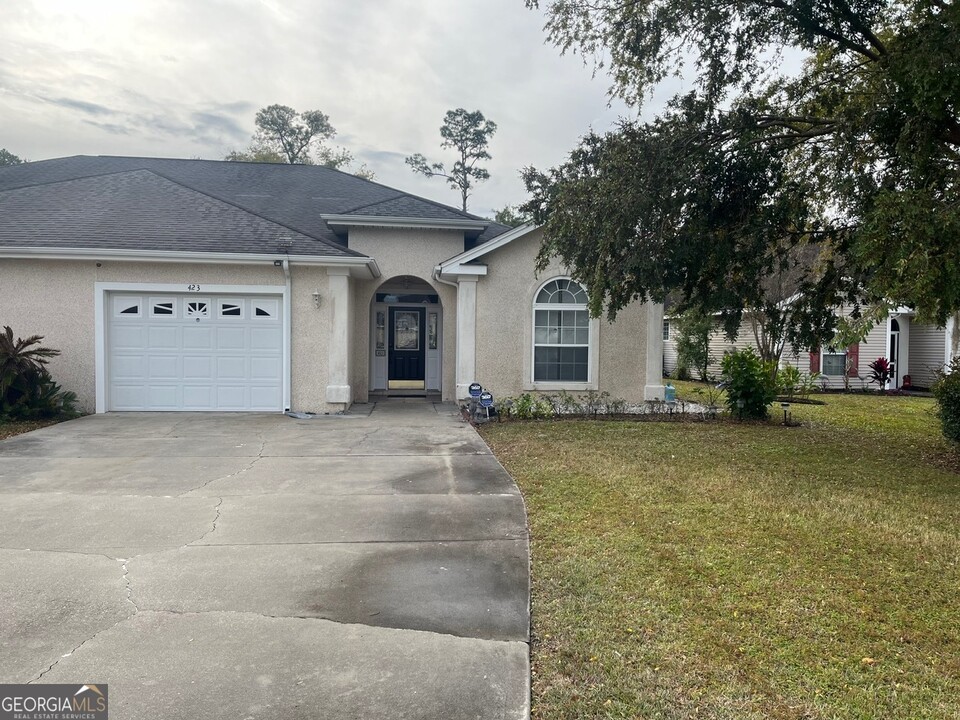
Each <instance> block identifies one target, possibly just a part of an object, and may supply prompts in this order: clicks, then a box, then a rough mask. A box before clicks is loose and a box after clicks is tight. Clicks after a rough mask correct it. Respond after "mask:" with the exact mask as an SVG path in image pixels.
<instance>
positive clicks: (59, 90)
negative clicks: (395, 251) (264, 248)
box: [0, 0, 628, 212]
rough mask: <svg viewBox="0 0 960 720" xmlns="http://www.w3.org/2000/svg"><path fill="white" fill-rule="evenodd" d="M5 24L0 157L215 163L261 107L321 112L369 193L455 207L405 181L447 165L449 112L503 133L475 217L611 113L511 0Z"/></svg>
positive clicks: (23, 5) (191, 6) (263, 8)
mask: <svg viewBox="0 0 960 720" xmlns="http://www.w3.org/2000/svg"><path fill="white" fill-rule="evenodd" d="M14 5H15V6H16V7H17V8H18V9H17V10H16V12H14V13H13V15H12V17H13V19H12V20H11V21H8V20H7V18H5V22H4V23H3V24H0V45H2V46H3V47H4V48H5V50H6V52H5V53H4V57H3V58H0V115H2V116H3V118H4V134H3V137H2V138H0V144H2V145H4V146H7V147H9V148H10V150H11V151H12V152H16V153H17V154H20V155H26V156H28V157H32V158H43V157H51V156H57V155H72V154H76V153H93V154H97V153H106V154H131V155H162V156H167V157H171V156H181V157H194V156H201V157H207V158H221V157H223V156H224V155H225V154H226V153H227V152H229V151H230V150H234V149H238V148H240V147H243V146H245V145H246V144H247V142H248V141H249V138H250V136H251V134H252V133H253V131H254V122H253V120H254V115H255V113H256V111H257V109H258V108H261V107H264V106H266V105H269V104H271V103H274V102H279V103H283V104H285V105H290V106H291V107H294V108H296V109H297V110H301V111H302V110H310V109H319V110H322V111H324V112H326V113H327V114H328V115H329V116H330V119H331V122H332V124H333V125H334V127H336V128H337V129H338V130H339V131H340V132H339V135H338V136H337V138H335V140H334V144H342V145H344V146H346V148H347V149H348V150H350V151H351V152H353V154H354V155H355V157H356V163H357V164H359V163H366V164H367V165H368V166H369V167H370V169H372V170H373V171H374V172H375V173H376V174H377V179H378V180H379V181H380V182H383V183H385V184H387V185H394V186H396V187H399V188H402V189H404V190H407V191H409V192H413V193H417V194H420V195H424V196H426V197H429V198H431V199H434V200H437V201H440V202H444V203H448V204H454V205H456V204H457V203H458V198H457V195H456V193H455V192H454V191H452V190H450V189H449V188H448V187H447V186H446V184H445V183H443V182H441V181H440V180H432V181H431V180H429V179H427V178H423V177H422V176H418V175H415V174H413V173H412V172H411V171H410V169H409V168H408V167H407V166H406V165H405V164H404V162H403V161H404V158H405V157H406V156H408V155H410V154H412V153H415V152H422V153H424V154H425V155H426V156H427V157H428V158H430V159H431V160H433V161H437V162H440V161H442V162H446V163H449V162H452V156H451V155H450V153H449V152H448V151H445V150H442V149H441V148H440V134H439V128H440V125H441V123H442V122H443V116H444V113H445V112H446V111H447V110H449V109H452V108H456V107H466V108H468V109H471V110H472V109H480V110H481V111H482V112H483V113H484V114H485V115H486V116H487V117H488V118H490V119H492V120H494V121H495V122H496V123H497V124H498V126H499V130H498V132H497V134H496V135H495V136H494V137H493V139H492V141H491V144H490V152H491V154H492V155H493V159H492V160H491V161H490V162H489V163H487V167H488V169H489V171H490V173H491V179H490V181H489V182H486V183H483V184H481V185H480V186H478V188H477V189H476V192H475V194H474V196H473V199H472V204H471V209H472V210H475V211H477V212H486V210H485V209H490V208H494V207H502V206H503V205H506V204H508V203H511V204H515V203H516V202H518V201H521V200H523V198H524V196H525V192H524V189H523V186H522V183H521V182H520V180H519V178H518V176H517V173H518V171H519V169H520V168H522V167H523V166H525V165H530V164H533V165H537V166H540V167H546V166H549V165H553V164H556V163H558V162H560V161H562V159H563V157H564V156H565V155H566V153H567V152H569V150H570V149H571V148H572V147H573V146H574V144H575V143H576V141H577V139H578V138H579V137H580V136H581V135H583V133H585V132H586V131H587V130H588V128H589V127H591V126H593V127H594V129H596V130H598V131H604V130H606V129H607V128H608V127H610V125H611V123H613V122H614V121H615V120H616V118H617V117H618V115H620V114H623V113H625V112H628V109H627V108H625V107H624V106H622V105H618V104H616V103H614V104H613V106H612V107H608V104H607V103H608V98H607V95H606V89H607V86H608V82H607V79H606V78H603V77H598V78H596V79H594V78H592V77H591V70H590V68H585V67H584V66H583V63H582V61H581V59H580V58H576V57H569V56H568V57H562V56H561V55H560V54H559V52H558V51H557V50H556V48H553V47H550V46H547V45H545V44H544V36H543V31H542V25H543V17H542V15H541V14H540V13H539V12H538V11H531V10H528V9H527V8H525V7H524V3H523V2H521V1H520V0H457V1H456V2H450V0H352V1H351V2H350V3H342V2H325V3H318V2H316V0H282V2H281V0H261V1H260V2H243V3H237V2H234V1H233V0H137V2H126V3H116V2H106V1H102V0H96V1H93V2H85V3H76V4H72V3H68V2H60V3H39V2H30V0H23V2H18V3H14Z"/></svg>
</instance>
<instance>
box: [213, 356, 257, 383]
mask: <svg viewBox="0 0 960 720" xmlns="http://www.w3.org/2000/svg"><path fill="white" fill-rule="evenodd" d="M249 372H250V371H249V370H248V368H247V359H246V358H245V357H242V356H233V357H223V356H220V357H218V358H217V379H218V380H242V379H244V378H245V377H247V376H248V375H249Z"/></svg>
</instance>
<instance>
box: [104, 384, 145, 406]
mask: <svg viewBox="0 0 960 720" xmlns="http://www.w3.org/2000/svg"><path fill="white" fill-rule="evenodd" d="M111 399H112V400H113V408H112V409H114V410H140V409H142V408H143V407H144V406H145V405H146V404H147V403H146V388H144V386H143V385H140V384H138V385H125V384H123V383H117V384H116V385H113V386H112V387H111Z"/></svg>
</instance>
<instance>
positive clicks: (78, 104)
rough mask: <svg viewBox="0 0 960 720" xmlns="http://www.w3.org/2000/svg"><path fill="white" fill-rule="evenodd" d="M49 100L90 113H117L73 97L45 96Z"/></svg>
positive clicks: (55, 103) (54, 103)
mask: <svg viewBox="0 0 960 720" xmlns="http://www.w3.org/2000/svg"><path fill="white" fill-rule="evenodd" d="M45 99H46V101H47V102H49V103H52V104H53V105H59V106H60V107H65V108H68V109H70V110H79V111H80V112H82V113H86V114H88V115H115V114H116V111H115V110H111V109H110V108H108V107H105V106H103V105H99V104H97V103H92V102H86V101H85V100H74V99H73V98H64V97H61V98H45Z"/></svg>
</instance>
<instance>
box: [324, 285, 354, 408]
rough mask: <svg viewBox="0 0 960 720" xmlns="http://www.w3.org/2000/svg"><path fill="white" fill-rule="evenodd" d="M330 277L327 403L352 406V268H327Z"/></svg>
mask: <svg viewBox="0 0 960 720" xmlns="http://www.w3.org/2000/svg"><path fill="white" fill-rule="evenodd" d="M327 275H328V276H329V280H328V283H329V288H328V294H329V296H330V297H329V305H330V338H329V367H328V371H327V383H328V384H327V402H328V403H340V404H343V405H345V406H349V405H350V403H351V402H353V390H352V388H351V387H350V322H351V319H352V318H351V315H352V313H351V311H350V310H351V309H350V269H349V268H327Z"/></svg>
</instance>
